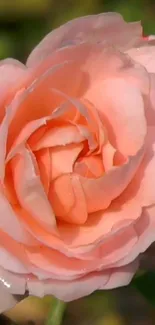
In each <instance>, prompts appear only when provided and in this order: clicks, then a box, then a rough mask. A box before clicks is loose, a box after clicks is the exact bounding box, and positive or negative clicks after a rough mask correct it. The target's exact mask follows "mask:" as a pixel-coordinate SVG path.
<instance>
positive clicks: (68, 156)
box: [50, 143, 83, 180]
mask: <svg viewBox="0 0 155 325" xmlns="http://www.w3.org/2000/svg"><path fill="white" fill-rule="evenodd" d="M82 149H83V144H82V143H79V144H70V145H67V146H63V147H62V146H58V147H55V148H52V149H50V159H51V173H50V179H51V180H53V179H55V178H57V177H59V176H61V175H63V174H68V173H72V172H73V166H74V163H75V161H76V159H77V157H78V155H79V153H80V152H81V151H82Z"/></svg>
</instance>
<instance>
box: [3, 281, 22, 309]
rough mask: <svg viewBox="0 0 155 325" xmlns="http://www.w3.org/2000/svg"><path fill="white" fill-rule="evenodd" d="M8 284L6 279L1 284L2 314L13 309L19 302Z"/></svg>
mask: <svg viewBox="0 0 155 325" xmlns="http://www.w3.org/2000/svg"><path fill="white" fill-rule="evenodd" d="M6 284H7V283H6V281H5V279H2V280H1V283H0V313H3V312H4V311H7V310H9V309H11V308H13V307H14V306H15V305H16V304H17V302H18V300H17V299H16V297H15V296H13V295H12V294H11V293H10V292H9V290H8V287H7V285H6Z"/></svg>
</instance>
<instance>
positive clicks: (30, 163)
mask: <svg viewBox="0 0 155 325" xmlns="http://www.w3.org/2000/svg"><path fill="white" fill-rule="evenodd" d="M34 164H35V158H34V156H33V155H32V153H30V152H29V150H27V149H26V148H23V149H22V151H21V152H20V155H18V157H16V158H15V159H14V161H13V163H12V167H13V177H14V186H15V190H16V193H17V197H18V199H19V202H20V204H21V206H22V207H24V208H25V209H26V210H27V211H29V212H30V213H31V214H32V217H33V218H36V220H37V221H38V222H39V223H41V225H42V226H43V227H47V228H48V229H51V230H53V229H54V228H55V226H56V221H55V216H54V214H53V211H52V207H51V206H50V204H49V201H48V198H47V196H46V194H45V192H44V189H43V185H42V184H41V181H40V178H39V176H38V175H37V174H36V170H35V166H34Z"/></svg>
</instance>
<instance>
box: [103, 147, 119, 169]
mask: <svg viewBox="0 0 155 325" xmlns="http://www.w3.org/2000/svg"><path fill="white" fill-rule="evenodd" d="M115 153H116V149H115V148H114V147H113V146H112V145H111V143H110V142H107V143H106V144H105V145H104V146H103V148H102V159H103V165H104V168H105V171H106V172H108V170H110V169H111V168H112V167H113V164H114V156H115Z"/></svg>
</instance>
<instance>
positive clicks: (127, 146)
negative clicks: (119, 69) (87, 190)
mask: <svg viewBox="0 0 155 325" xmlns="http://www.w3.org/2000/svg"><path fill="white" fill-rule="evenodd" d="M111 93H112V94H113V95H112V96H111ZM85 96H86V97H87V98H88V99H89V100H90V101H92V103H93V104H94V105H95V106H96V107H97V108H98V110H99V112H100V115H101V119H102V121H103V123H105V125H106V126H107V129H108V134H109V139H110V142H111V143H112V144H114V146H115V147H117V148H118V150H120V152H122V154H124V155H134V154H135V153H136V152H137V151H138V150H139V149H140V148H141V146H142V145H143V143H144V140H145V136H146V132H147V125H146V118H145V112H144V102H143V98H142V96H141V93H140V91H139V90H138V89H137V88H136V87H134V86H133V85H132V84H130V83H129V82H126V80H123V79H106V80H105V81H103V82H96V85H94V86H92V88H90V89H89V90H88V92H87V93H86V95H85ZM135 107H136V109H135Z"/></svg>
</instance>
